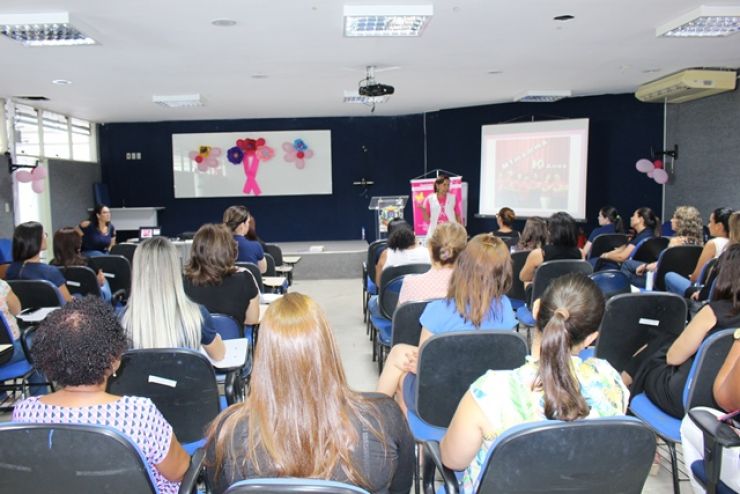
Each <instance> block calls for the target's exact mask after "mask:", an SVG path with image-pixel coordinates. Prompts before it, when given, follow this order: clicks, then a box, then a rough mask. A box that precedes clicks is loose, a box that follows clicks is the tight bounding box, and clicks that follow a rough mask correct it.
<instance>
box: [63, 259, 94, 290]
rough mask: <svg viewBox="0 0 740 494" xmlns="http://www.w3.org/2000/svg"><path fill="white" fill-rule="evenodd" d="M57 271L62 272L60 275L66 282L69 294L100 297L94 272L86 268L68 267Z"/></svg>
mask: <svg viewBox="0 0 740 494" xmlns="http://www.w3.org/2000/svg"><path fill="white" fill-rule="evenodd" d="M59 269H61V270H62V274H63V275H64V278H65V279H66V280H67V289H68V290H69V293H71V294H73V295H74V294H80V295H95V296H96V297H100V285H99V284H98V276H97V275H96V274H95V271H93V270H92V269H90V268H88V267H87V266H68V267H66V268H59Z"/></svg>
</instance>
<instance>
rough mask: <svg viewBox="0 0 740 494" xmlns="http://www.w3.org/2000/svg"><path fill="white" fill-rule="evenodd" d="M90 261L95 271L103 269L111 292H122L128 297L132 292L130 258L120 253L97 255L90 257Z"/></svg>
mask: <svg viewBox="0 0 740 494" xmlns="http://www.w3.org/2000/svg"><path fill="white" fill-rule="evenodd" d="M88 263H89V264H90V267H91V268H92V269H93V271H96V272H97V271H98V270H99V269H101V270H103V276H105V279H106V280H108V284H109V285H110V291H111V292H113V293H114V294H115V293H116V292H119V293H121V292H122V293H123V296H124V298H128V294H129V293H131V263H130V262H129V260H128V259H126V258H125V257H124V256H118V255H108V256H96V257H91V258H89V259H88Z"/></svg>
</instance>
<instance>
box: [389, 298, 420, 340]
mask: <svg viewBox="0 0 740 494" xmlns="http://www.w3.org/2000/svg"><path fill="white" fill-rule="evenodd" d="M428 303H429V301H428V300H427V301H419V302H404V303H402V304H401V305H399V306H397V307H396V310H395V311H394V312H393V319H392V320H391V347H393V346H395V345H398V344H399V343H406V344H407V345H414V346H416V345H418V344H419V336H421V323H420V322H419V318H420V317H421V313H422V312H424V309H426V307H427V304H428Z"/></svg>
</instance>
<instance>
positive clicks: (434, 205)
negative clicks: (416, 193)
mask: <svg viewBox="0 0 740 494" xmlns="http://www.w3.org/2000/svg"><path fill="white" fill-rule="evenodd" d="M449 192H450V177H447V176H445V175H440V176H439V177H437V180H435V181H434V194H429V195H428V196H427V197H426V199H424V203H423V204H422V208H421V213H422V215H423V217H424V221H426V222H428V223H429V229H428V231H427V236H431V235H432V234H433V233H434V229H435V228H437V225H439V224H442V223H460V224H461V225H462V213H461V209H460V203H458V202H457V196H456V195H454V194H450V193H449Z"/></svg>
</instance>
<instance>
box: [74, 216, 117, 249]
mask: <svg viewBox="0 0 740 494" xmlns="http://www.w3.org/2000/svg"><path fill="white" fill-rule="evenodd" d="M77 233H78V234H79V235H81V236H82V253H83V254H84V255H86V256H87V257H94V256H102V255H104V254H107V253H108V252H109V251H110V248H111V247H113V246H114V245H116V228H115V227H114V226H113V223H111V222H110V209H108V206H106V205H104V204H97V205H96V206H95V208H94V209H93V210H92V212H91V213H90V218H89V219H88V220H85V221H82V222H80V224H79V226H78V227H77Z"/></svg>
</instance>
